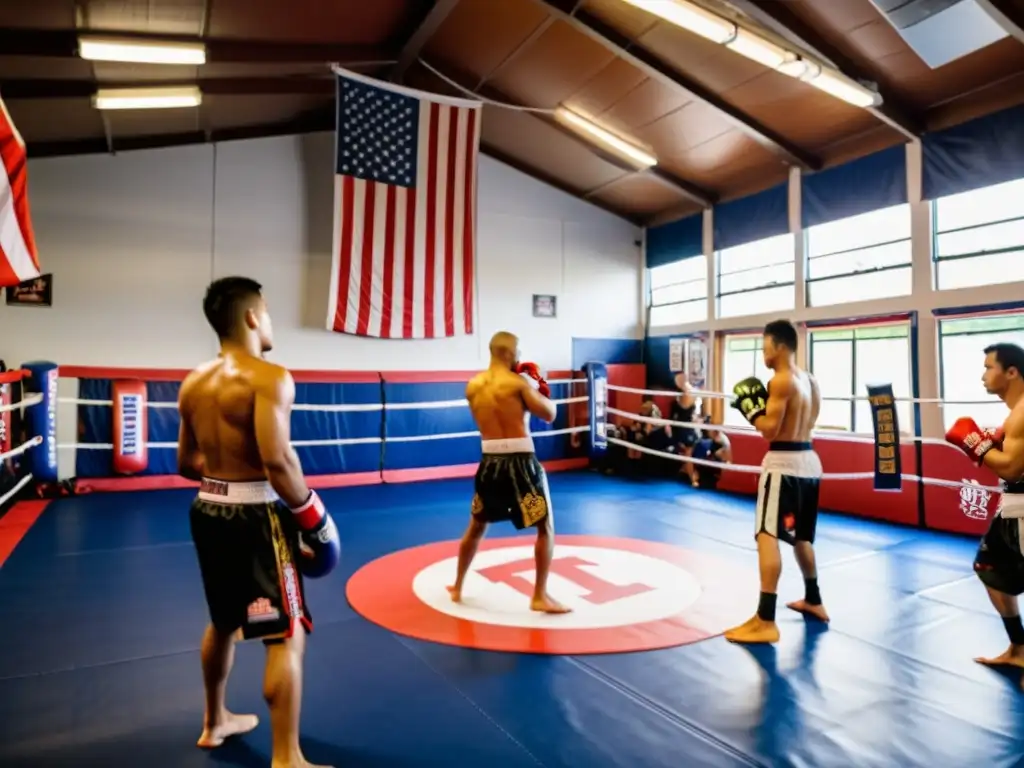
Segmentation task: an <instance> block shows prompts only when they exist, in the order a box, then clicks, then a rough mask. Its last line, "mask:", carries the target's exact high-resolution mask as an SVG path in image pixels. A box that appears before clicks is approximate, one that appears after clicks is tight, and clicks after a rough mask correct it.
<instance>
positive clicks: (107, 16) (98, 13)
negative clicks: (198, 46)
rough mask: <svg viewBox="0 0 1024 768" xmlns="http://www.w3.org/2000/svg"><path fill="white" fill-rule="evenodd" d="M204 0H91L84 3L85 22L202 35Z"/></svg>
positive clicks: (94, 26) (122, 28)
mask: <svg viewBox="0 0 1024 768" xmlns="http://www.w3.org/2000/svg"><path fill="white" fill-rule="evenodd" d="M205 6H206V3H205V0H90V2H88V3H82V4H81V7H82V8H83V14H82V21H83V24H82V26H83V27H85V28H88V29H103V30H118V31H125V32H152V33H154V34H165V35H199V34H202V32H203V19H204V16H205V13H206V7H205Z"/></svg>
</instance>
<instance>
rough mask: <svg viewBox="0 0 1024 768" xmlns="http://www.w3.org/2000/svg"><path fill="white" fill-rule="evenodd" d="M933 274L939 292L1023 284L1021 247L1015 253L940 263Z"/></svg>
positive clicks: (1023, 253) (942, 261) (1023, 265)
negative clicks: (980, 286) (984, 286)
mask: <svg viewBox="0 0 1024 768" xmlns="http://www.w3.org/2000/svg"><path fill="white" fill-rule="evenodd" d="M1022 245H1024V244H1022ZM935 270H936V273H937V275H936V276H937V282H938V287H939V290H940V291H947V290H951V289H953V288H970V287H973V286H978V285H995V284H997V283H1012V282H1016V281H1018V280H1024V247H1022V248H1021V250H1019V251H1017V252H1016V253H993V254H989V255H988V256H975V257H974V258H970V259H950V260H948V261H947V260H941V261H939V262H937V263H936V264H935Z"/></svg>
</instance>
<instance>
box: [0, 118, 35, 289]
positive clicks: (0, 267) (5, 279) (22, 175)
mask: <svg viewBox="0 0 1024 768" xmlns="http://www.w3.org/2000/svg"><path fill="white" fill-rule="evenodd" d="M0 161H2V163H3V173H0V287H7V286H12V285H18V283H23V282H25V281H26V280H32V279H34V278H37V277H39V254H38V253H37V252H36V238H35V235H33V234H32V217H31V215H30V213H29V209H28V155H27V154H26V152H25V142H24V141H22V139H21V135H20V134H19V133H18V129H17V128H15V127H14V121H13V120H12V119H11V116H10V114H9V113H8V112H7V107H5V106H4V102H3V99H0Z"/></svg>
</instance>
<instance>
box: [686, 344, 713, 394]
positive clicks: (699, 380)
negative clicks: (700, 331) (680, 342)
mask: <svg viewBox="0 0 1024 768" xmlns="http://www.w3.org/2000/svg"><path fill="white" fill-rule="evenodd" d="M686 347H687V349H686V378H687V380H688V381H689V382H690V386H691V387H693V388H694V389H704V388H705V387H706V386H707V383H708V345H707V344H706V343H704V339H698V338H693V339H688V343H687V345H686Z"/></svg>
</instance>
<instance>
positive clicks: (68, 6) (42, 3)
mask: <svg viewBox="0 0 1024 768" xmlns="http://www.w3.org/2000/svg"><path fill="white" fill-rule="evenodd" d="M74 26H75V0H27V1H26V0H8V2H5V3H0V27H11V28H15V29H20V28H24V29H71V28H72V27H74Z"/></svg>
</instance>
